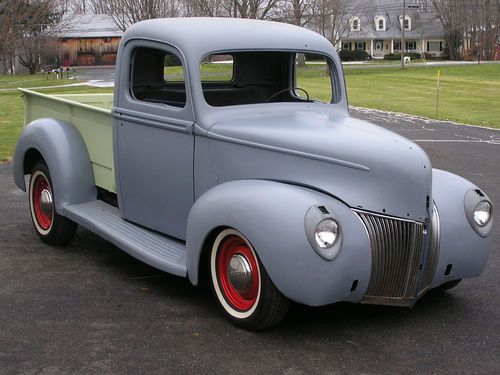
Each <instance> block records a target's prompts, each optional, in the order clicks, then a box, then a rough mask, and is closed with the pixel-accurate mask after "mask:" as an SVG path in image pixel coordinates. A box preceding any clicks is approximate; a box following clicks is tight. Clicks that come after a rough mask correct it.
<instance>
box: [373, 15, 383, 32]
mask: <svg viewBox="0 0 500 375" xmlns="http://www.w3.org/2000/svg"><path fill="white" fill-rule="evenodd" d="M374 20H375V30H377V31H385V17H382V16H377V17H375V18H374Z"/></svg>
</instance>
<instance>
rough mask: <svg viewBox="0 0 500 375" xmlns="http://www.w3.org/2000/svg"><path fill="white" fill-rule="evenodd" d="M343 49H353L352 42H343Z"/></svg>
mask: <svg viewBox="0 0 500 375" xmlns="http://www.w3.org/2000/svg"><path fill="white" fill-rule="evenodd" d="M342 49H349V50H350V49H351V43H349V42H344V43H342Z"/></svg>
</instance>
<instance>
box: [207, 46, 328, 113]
mask: <svg viewBox="0 0 500 375" xmlns="http://www.w3.org/2000/svg"><path fill="white" fill-rule="evenodd" d="M332 65H333V64H332V63H331V61H330V59H328V58H327V57H326V56H323V55H318V54H309V53H301V52H288V51H287V52H276V51H251V52H229V53H228V52H226V53H223V54H222V53H220V54H212V55H209V56H206V57H205V58H204V59H203V61H202V62H201V64H200V75H201V80H202V87H203V95H204V97H205V101H206V102H207V103H208V104H209V105H211V106H216V107H222V106H230V105H242V104H257V103H276V102H325V103H335V102H336V101H337V97H336V93H335V90H334V87H335V85H334V84H333V82H334V78H332V77H333V76H334V70H333V69H332Z"/></svg>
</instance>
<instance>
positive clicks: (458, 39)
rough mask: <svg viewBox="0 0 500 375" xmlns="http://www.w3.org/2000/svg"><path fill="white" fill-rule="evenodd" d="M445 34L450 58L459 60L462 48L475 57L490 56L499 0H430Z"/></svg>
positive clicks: (499, 23)
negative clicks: (469, 51) (472, 53)
mask: <svg viewBox="0 0 500 375" xmlns="http://www.w3.org/2000/svg"><path fill="white" fill-rule="evenodd" d="M431 1H432V5H433V7H434V9H435V11H436V13H437V17H438V19H439V21H440V22H441V24H442V25H443V29H444V32H445V36H446V42H447V43H446V44H447V47H448V49H449V53H450V58H451V59H452V60H459V59H460V57H461V52H462V49H464V47H465V48H467V49H470V50H473V51H475V52H476V54H477V56H478V58H479V59H480V58H490V59H491V58H493V51H494V49H495V46H496V43H497V41H498V36H499V34H498V28H499V27H500V0H475V1H474V2H470V1H467V0H431Z"/></svg>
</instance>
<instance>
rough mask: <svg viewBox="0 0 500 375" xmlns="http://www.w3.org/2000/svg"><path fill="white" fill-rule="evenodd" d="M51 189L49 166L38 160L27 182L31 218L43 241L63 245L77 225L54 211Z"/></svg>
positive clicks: (73, 233)
mask: <svg viewBox="0 0 500 375" xmlns="http://www.w3.org/2000/svg"><path fill="white" fill-rule="evenodd" d="M53 191H54V190H53V189H52V180H51V179H50V173H49V168H48V167H47V164H45V162H44V161H39V162H38V163H37V164H35V166H34V167H33V170H32V172H31V178H30V184H29V206H30V213H31V220H32V221H33V225H34V226H35V230H36V233H37V234H38V236H39V237H40V238H41V239H42V241H43V242H45V243H48V244H50V245H64V244H66V243H68V242H69V241H70V240H71V239H72V238H73V236H74V235H75V232H76V229H77V227H78V225H77V224H76V223H74V222H73V221H71V220H69V219H67V218H65V217H64V216H61V215H59V214H58V213H57V212H56V210H55V207H54V193H53Z"/></svg>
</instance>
